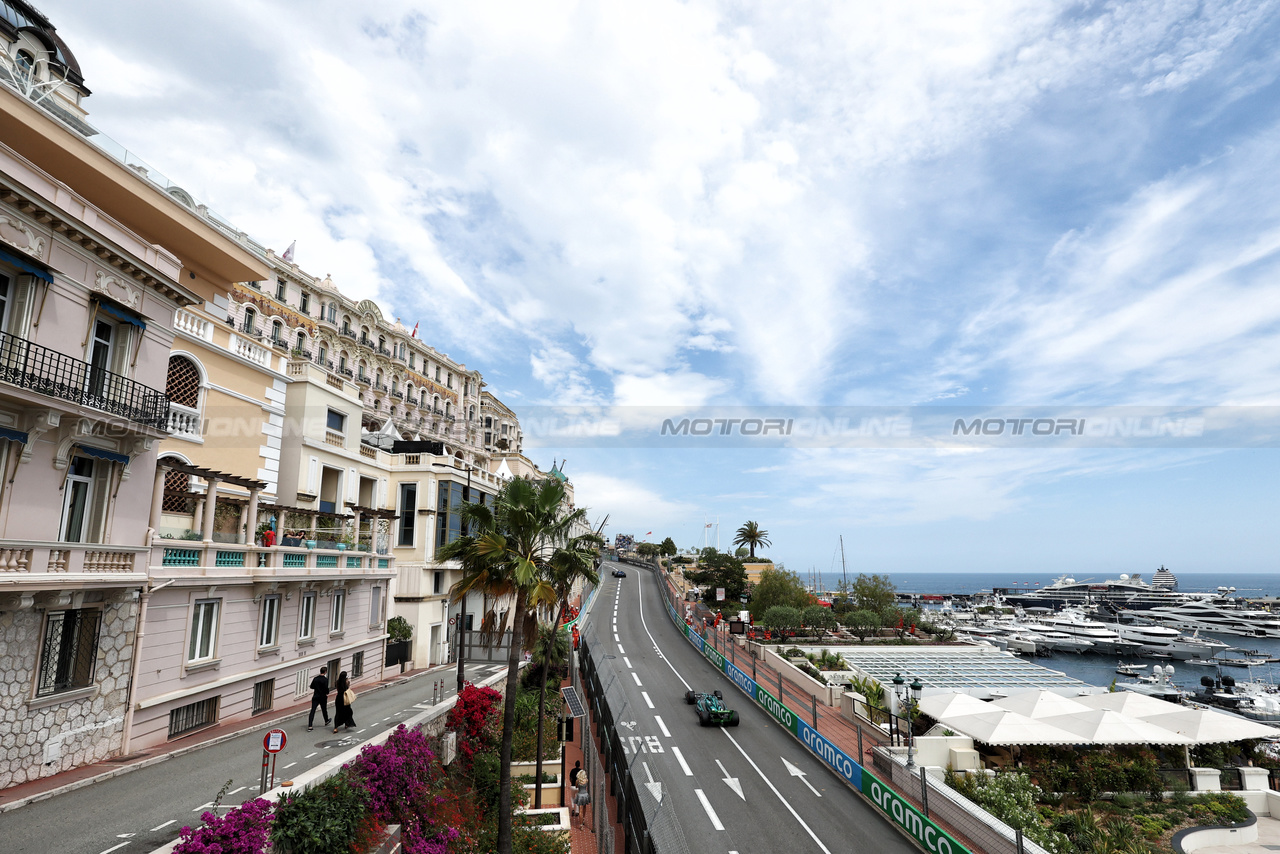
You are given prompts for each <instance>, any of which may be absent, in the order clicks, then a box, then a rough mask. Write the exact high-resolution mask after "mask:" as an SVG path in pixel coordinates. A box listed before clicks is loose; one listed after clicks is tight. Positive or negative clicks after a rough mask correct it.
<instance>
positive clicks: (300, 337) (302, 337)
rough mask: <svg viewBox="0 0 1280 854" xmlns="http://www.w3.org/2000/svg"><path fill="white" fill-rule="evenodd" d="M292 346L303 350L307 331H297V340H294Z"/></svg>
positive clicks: (305, 345) (305, 346)
mask: <svg viewBox="0 0 1280 854" xmlns="http://www.w3.org/2000/svg"><path fill="white" fill-rule="evenodd" d="M293 346H294V347H295V348H296V349H298V350H305V349H307V333H305V332H299V333H298V340H297V342H296V343H295V344H294V345H293Z"/></svg>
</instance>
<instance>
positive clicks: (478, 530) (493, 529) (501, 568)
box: [436, 478, 599, 854]
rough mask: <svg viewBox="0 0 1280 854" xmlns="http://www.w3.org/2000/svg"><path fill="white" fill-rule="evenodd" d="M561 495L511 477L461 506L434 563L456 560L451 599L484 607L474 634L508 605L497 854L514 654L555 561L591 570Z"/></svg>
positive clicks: (547, 599) (529, 633)
mask: <svg viewBox="0 0 1280 854" xmlns="http://www.w3.org/2000/svg"><path fill="white" fill-rule="evenodd" d="M566 506H567V494H566V491H565V487H564V484H563V483H562V482H560V481H559V480H556V479H555V478H547V479H546V480H542V481H538V482H536V483H535V482H533V481H529V480H525V479H524V478H514V479H512V480H510V481H508V482H507V483H505V484H504V485H503V487H502V489H501V490H500V491H499V492H498V495H497V496H496V497H495V498H494V500H493V503H492V504H491V505H485V504H466V505H464V506H463V508H462V511H461V515H462V519H463V524H464V527H463V530H464V531H468V532H469V533H468V534H467V535H466V536H463V537H459V538H458V539H457V540H455V541H453V542H452V543H448V544H447V545H445V546H444V547H443V548H441V549H440V550H439V551H438V552H437V554H436V559H437V560H438V561H448V560H456V561H458V562H459V564H460V565H461V568H462V578H461V579H460V580H459V581H458V582H457V583H456V584H454V585H453V588H452V590H451V594H452V597H453V600H454V601H455V602H456V601H459V600H461V599H462V598H463V597H464V596H466V595H467V594H468V593H470V592H472V591H477V592H481V593H483V594H484V595H485V597H486V602H492V603H493V604H491V605H489V607H488V608H487V609H486V611H485V613H484V615H483V617H482V620H481V631H482V632H492V631H494V630H495V629H499V628H500V627H499V626H497V616H498V615H497V612H496V611H495V610H494V608H495V607H496V604H497V603H498V602H499V601H503V602H505V601H510V602H511V611H510V615H511V645H510V647H509V648H508V650H507V685H506V696H505V697H504V701H503V706H504V708H503V715H502V746H501V749H500V751H499V778H498V779H499V802H498V844H497V849H498V852H499V854H512V844H513V842H512V830H511V827H512V824H511V820H512V814H513V812H514V804H513V803H512V797H511V743H512V736H513V734H514V732H515V712H516V693H517V687H518V683H519V674H520V658H521V656H520V653H521V652H522V650H523V649H524V648H525V646H526V644H529V643H531V642H532V640H533V634H534V633H533V628H534V626H536V625H537V610H536V609H537V608H538V606H539V605H553V604H555V603H556V602H557V599H558V591H557V585H556V583H555V582H556V575H555V572H554V570H553V569H552V567H553V565H554V564H555V563H556V562H557V561H564V560H566V559H568V560H569V561H570V562H572V563H576V564H578V565H581V564H583V563H586V564H587V565H590V566H594V562H595V558H596V556H597V553H598V552H597V550H598V548H599V537H598V536H596V535H594V534H589V535H586V536H580V537H571V536H570V535H569V532H570V531H571V530H573V528H574V526H576V525H579V524H582V523H583V522H585V520H586V510H585V509H581V508H580V509H578V510H574V511H572V512H565V510H564V508H565V507H566Z"/></svg>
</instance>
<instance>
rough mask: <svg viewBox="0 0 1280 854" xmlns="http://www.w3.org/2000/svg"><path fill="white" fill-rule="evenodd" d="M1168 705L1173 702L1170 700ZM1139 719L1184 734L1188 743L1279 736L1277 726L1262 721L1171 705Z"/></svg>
mask: <svg viewBox="0 0 1280 854" xmlns="http://www.w3.org/2000/svg"><path fill="white" fill-rule="evenodd" d="M1169 705H1171V706H1172V705H1173V704H1172V703H1170V704H1169ZM1142 719H1143V720H1145V721H1147V722H1149V723H1151V724H1154V725H1155V726H1158V727H1161V728H1163V729H1166V730H1169V731H1171V732H1176V733H1179V734H1181V735H1183V736H1185V737H1186V738H1187V739H1188V741H1190V743H1191V744H1220V743H1223V742H1229V741H1244V740H1245V739H1249V738H1276V737H1280V729H1276V728H1275V727H1273V726H1267V725H1266V724H1260V723H1256V722H1254V721H1249V720H1245V719H1244V718H1237V717H1234V716H1232V715H1224V714H1221V713H1220V712H1211V711H1209V710H1208V709H1189V708H1186V707H1185V706H1173V710H1172V711H1170V712H1165V713H1162V714H1157V715H1144V716H1143V717H1142Z"/></svg>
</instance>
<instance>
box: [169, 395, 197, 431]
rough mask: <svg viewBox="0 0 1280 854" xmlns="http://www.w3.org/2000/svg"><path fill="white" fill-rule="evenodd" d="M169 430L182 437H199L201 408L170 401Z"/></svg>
mask: <svg viewBox="0 0 1280 854" xmlns="http://www.w3.org/2000/svg"><path fill="white" fill-rule="evenodd" d="M169 432H170V433H171V434H173V435H174V436H177V437H179V438H182V439H199V438H200V432H201V431H200V410H198V409H192V408H191V407H190V406H180V405H178V404H176V403H170V404H169Z"/></svg>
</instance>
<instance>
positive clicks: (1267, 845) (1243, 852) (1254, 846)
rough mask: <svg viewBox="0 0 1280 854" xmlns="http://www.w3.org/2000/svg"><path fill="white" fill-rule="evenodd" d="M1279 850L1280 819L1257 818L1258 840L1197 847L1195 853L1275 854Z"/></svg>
mask: <svg viewBox="0 0 1280 854" xmlns="http://www.w3.org/2000/svg"><path fill="white" fill-rule="evenodd" d="M1276 851H1280V819H1275V818H1268V817H1266V816H1260V817H1259V818H1258V841H1257V842H1243V843H1240V844H1238V845H1212V846H1210V847H1208V848H1197V849H1196V854H1275V852H1276Z"/></svg>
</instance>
